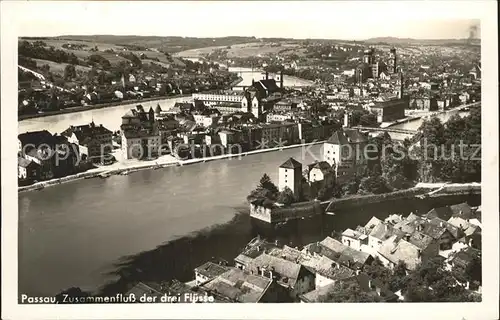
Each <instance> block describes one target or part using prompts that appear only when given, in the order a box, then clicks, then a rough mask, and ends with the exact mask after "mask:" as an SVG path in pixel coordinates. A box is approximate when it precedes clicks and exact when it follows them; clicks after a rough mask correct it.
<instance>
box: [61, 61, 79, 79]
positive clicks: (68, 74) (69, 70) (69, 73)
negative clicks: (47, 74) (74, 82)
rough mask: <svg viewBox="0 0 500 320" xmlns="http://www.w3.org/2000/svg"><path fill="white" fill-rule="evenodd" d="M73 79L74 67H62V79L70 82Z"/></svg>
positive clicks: (69, 65)
mask: <svg viewBox="0 0 500 320" xmlns="http://www.w3.org/2000/svg"><path fill="white" fill-rule="evenodd" d="M73 78H76V69H75V66H74V65H72V64H68V65H66V67H64V79H65V80H71V79H73Z"/></svg>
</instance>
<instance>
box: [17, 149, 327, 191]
mask: <svg viewBox="0 0 500 320" xmlns="http://www.w3.org/2000/svg"><path fill="white" fill-rule="evenodd" d="M323 142H324V141H316V142H310V143H302V144H294V145H290V146H283V147H276V148H268V149H258V150H252V151H247V152H242V153H235V154H223V155H218V156H211V157H204V158H194V159H186V160H181V159H177V158H175V157H173V156H171V155H165V156H161V157H159V158H158V159H154V160H146V161H144V160H135V159H134V160H122V161H118V162H115V163H113V164H111V165H109V166H99V167H97V168H94V169H90V170H88V171H85V172H81V173H78V174H75V175H70V176H66V177H62V178H57V179H52V180H47V181H40V182H37V183H34V184H31V185H28V186H22V187H18V192H26V191H35V190H41V189H43V188H45V187H50V186H54V185H59V184H61V183H65V182H71V181H76V180H81V179H91V178H98V177H103V178H106V177H109V176H111V175H117V174H130V173H132V172H137V171H141V170H151V169H162V168H167V167H171V166H184V165H190V164H195V163H203V162H209V161H215V160H222V159H241V157H246V156H249V155H253V154H259V153H266V152H275V151H281V150H286V149H292V148H299V147H307V146H312V145H317V144H322V143H323ZM113 155H114V156H115V158H116V159H122V156H121V152H120V150H117V151H116V152H115V153H113Z"/></svg>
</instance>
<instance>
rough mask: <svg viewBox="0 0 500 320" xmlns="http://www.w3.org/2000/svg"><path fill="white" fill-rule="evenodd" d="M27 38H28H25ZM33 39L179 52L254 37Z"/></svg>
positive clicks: (234, 42)
mask: <svg viewBox="0 0 500 320" xmlns="http://www.w3.org/2000/svg"><path fill="white" fill-rule="evenodd" d="M26 39H28V38H26ZM30 39H33V40H44V41H46V40H59V41H61V40H65V41H83V42H87V43H101V44H111V45H118V46H125V47H130V46H137V47H138V48H136V49H139V50H140V49H143V50H145V49H146V48H155V49H158V50H161V51H164V52H171V53H173V52H179V51H184V50H189V49H195V48H203V47H209V46H228V45H234V44H241V43H247V42H255V41H256V39H255V37H223V38H192V37H159V36H134V35H128V36H114V35H89V36H79V35H73V36H69V35H67V36H59V37H53V38H38V39H34V38H30Z"/></svg>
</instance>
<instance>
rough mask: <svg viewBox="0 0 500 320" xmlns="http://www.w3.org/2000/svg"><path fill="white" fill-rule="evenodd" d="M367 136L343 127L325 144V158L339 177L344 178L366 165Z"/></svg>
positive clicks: (359, 170)
mask: <svg viewBox="0 0 500 320" xmlns="http://www.w3.org/2000/svg"><path fill="white" fill-rule="evenodd" d="M366 142H367V138H366V136H364V135H363V134H362V133H361V132H359V131H358V130H355V129H343V130H338V131H336V132H334V133H333V135H332V136H331V137H330V138H329V139H328V140H327V141H326V142H325V143H324V144H323V160H324V161H326V162H328V164H329V165H330V166H332V167H333V168H334V169H335V172H336V174H337V179H340V180H344V179H347V178H348V177H350V176H351V175H352V174H353V173H354V172H356V171H358V172H361V171H362V169H363V168H364V166H365V165H366V157H365V146H366Z"/></svg>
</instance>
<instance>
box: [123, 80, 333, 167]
mask: <svg viewBox="0 0 500 320" xmlns="http://www.w3.org/2000/svg"><path fill="white" fill-rule="evenodd" d="M282 94H283V90H282V88H279V87H278V86H277V85H276V80H275V79H264V80H260V81H257V82H254V83H253V85H252V86H250V87H248V88H246V89H245V90H244V91H241V92H238V91H226V92H218V93H211V94H194V95H193V100H194V102H192V103H189V102H184V103H176V104H175V105H174V107H173V108H171V109H169V110H165V111H163V110H162V109H161V107H160V106H157V107H156V109H155V110H153V109H152V108H150V109H149V110H148V111H145V110H143V108H142V107H141V106H138V107H137V108H136V109H133V110H130V111H129V112H127V114H125V115H124V116H123V117H122V125H121V141H122V149H123V150H122V151H123V154H124V155H125V159H130V158H135V157H137V152H136V153H135V154H134V152H131V151H130V150H131V149H134V148H135V149H140V148H138V147H134V146H138V145H141V146H142V147H143V148H142V149H143V150H146V149H148V146H149V145H151V147H150V148H149V149H150V150H151V155H150V156H151V157H154V156H157V155H158V153H160V152H162V154H164V153H163V152H164V151H165V152H172V153H173V154H174V155H175V156H179V157H185V156H188V157H196V154H207V153H206V151H207V150H209V152H210V154H211V155H214V154H213V149H214V148H215V147H217V148H218V150H219V152H233V153H234V151H229V149H230V148H231V145H233V146H237V148H238V149H237V150H238V151H248V150H253V149H256V148H268V147H274V146H285V145H290V144H296V143H300V142H311V141H314V140H322V139H325V138H326V137H328V136H329V135H330V134H331V133H332V132H333V130H334V129H335V128H336V125H335V123H333V122H331V121H312V119H310V118H306V117H303V116H300V114H301V111H303V109H302V108H301V106H302V103H301V102H297V101H294V102H291V101H290V100H285V99H282V98H281V97H282ZM273 112H277V113H279V112H295V113H294V114H295V116H293V117H292V118H291V119H289V121H268V122H266V117H268V116H269V115H271V114H272V113H273ZM303 113H304V112H302V114H303ZM162 145H163V146H168V148H166V149H167V150H160V148H161V146H162ZM192 145H193V146H194V149H195V153H196V154H192V153H193V151H192V150H193V148H191V147H189V148H187V147H186V146H192ZM188 149H189V150H188Z"/></svg>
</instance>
